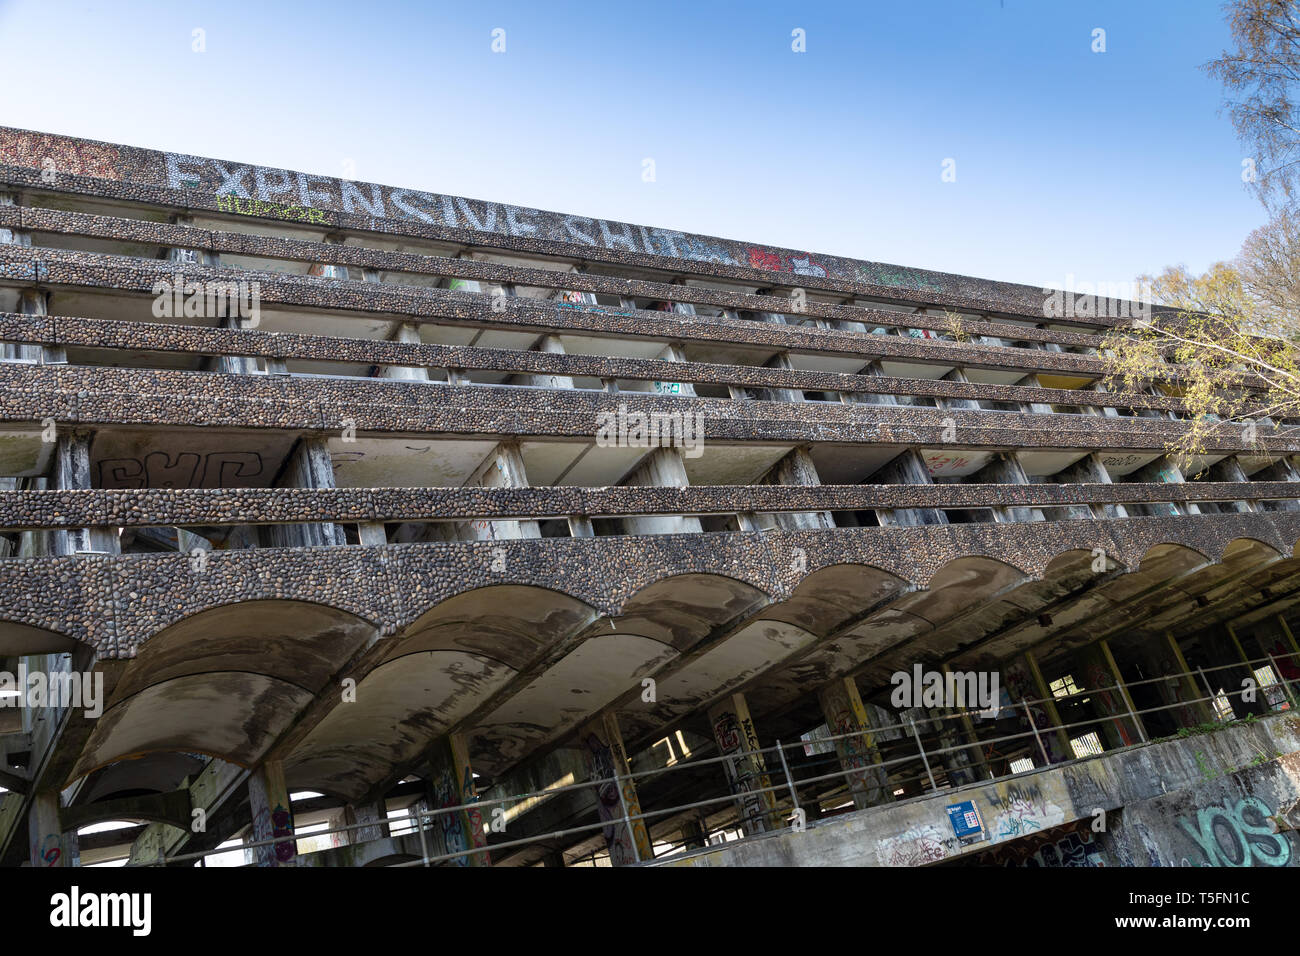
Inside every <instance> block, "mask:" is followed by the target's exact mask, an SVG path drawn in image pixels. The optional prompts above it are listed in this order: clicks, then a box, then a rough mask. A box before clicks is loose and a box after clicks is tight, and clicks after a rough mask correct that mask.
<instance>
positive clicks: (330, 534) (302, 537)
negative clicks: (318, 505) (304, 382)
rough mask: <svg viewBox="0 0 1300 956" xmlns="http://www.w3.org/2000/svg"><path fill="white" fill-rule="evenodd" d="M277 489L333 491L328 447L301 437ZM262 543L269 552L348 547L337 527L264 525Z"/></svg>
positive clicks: (319, 438) (321, 439)
mask: <svg viewBox="0 0 1300 956" xmlns="http://www.w3.org/2000/svg"><path fill="white" fill-rule="evenodd" d="M276 486H277V487H279V488H333V487H334V466H333V465H332V464H331V463H330V453H329V446H328V445H327V444H326V443H325V439H324V437H322V436H319V435H304V436H303V438H302V439H301V440H300V441H299V442H298V445H297V447H296V448H294V450H293V453H292V454H291V455H290V456H289V461H288V463H287V464H286V465H285V467H284V471H283V472H282V474H281V477H280V479H279V480H278V481H277V482H276ZM261 534H262V541H263V543H264V544H265V546H266V547H269V548H320V547H324V546H325V545H333V544H347V537H346V535H344V533H343V528H342V527H341V526H340V525H336V524H327V523H322V524H298V525H266V526H265V527H263V528H262V529H261Z"/></svg>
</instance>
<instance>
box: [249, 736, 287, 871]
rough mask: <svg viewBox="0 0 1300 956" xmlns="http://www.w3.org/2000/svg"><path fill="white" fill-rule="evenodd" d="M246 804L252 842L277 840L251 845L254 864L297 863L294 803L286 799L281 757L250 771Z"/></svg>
mask: <svg viewBox="0 0 1300 956" xmlns="http://www.w3.org/2000/svg"><path fill="white" fill-rule="evenodd" d="M248 806H249V810H250V812H251V813H252V816H253V842H260V841H262V840H275V841H276V842H274V843H267V844H265V845H263V846H258V847H254V848H253V858H254V859H255V860H256V861H257V865H258V866H297V859H298V843H297V841H296V840H295V839H294V835H293V805H292V804H291V803H290V802H289V790H288V788H287V787H286V786H285V783H284V764H283V763H282V762H281V761H279V760H268V761H266V762H265V763H263V764H262V766H260V767H258V768H257V769H256V770H254V771H253V772H252V773H251V774H250V775H249V777H248Z"/></svg>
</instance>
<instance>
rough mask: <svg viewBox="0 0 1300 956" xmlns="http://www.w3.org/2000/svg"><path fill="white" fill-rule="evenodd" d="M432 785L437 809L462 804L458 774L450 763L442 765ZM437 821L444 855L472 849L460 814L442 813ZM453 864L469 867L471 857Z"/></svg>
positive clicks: (460, 859) (460, 857)
mask: <svg viewBox="0 0 1300 956" xmlns="http://www.w3.org/2000/svg"><path fill="white" fill-rule="evenodd" d="M432 783H433V787H432V791H433V803H434V806H435V807H436V808H437V809H440V810H441V809H444V808H446V807H454V806H456V805H457V804H458V803H459V802H460V792H461V790H460V787H459V786H457V785H456V774H455V772H454V771H453V770H452V768H451V764H450V762H449V761H444V762H442V763H441V765H440V766H439V767H438V769H437V771H436V773H435V774H434V776H433V781H432ZM437 819H438V826H439V829H440V831H441V833H442V851H443V853H455V852H457V851H458V850H468V849H469V848H470V845H469V842H468V840H467V839H466V837H465V828H464V826H463V825H462V823H461V816H460V814H459V813H456V812H452V813H440V814H438V817H437ZM452 862H453V863H455V864H456V865H457V866H469V857H467V856H458V857H456V858H455V859H454V860H453V861H452Z"/></svg>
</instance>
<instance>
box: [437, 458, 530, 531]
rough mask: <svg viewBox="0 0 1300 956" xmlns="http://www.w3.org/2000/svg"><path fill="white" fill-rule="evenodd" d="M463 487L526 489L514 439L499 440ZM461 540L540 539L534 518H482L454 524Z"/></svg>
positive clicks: (525, 476) (525, 477)
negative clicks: (513, 519) (501, 519)
mask: <svg viewBox="0 0 1300 956" xmlns="http://www.w3.org/2000/svg"><path fill="white" fill-rule="evenodd" d="M465 486H466V487H480V488H527V487H528V474H527V472H526V471H525V469H524V456H523V454H522V453H521V452H520V450H519V445H518V444H517V443H515V442H502V443H501V444H499V445H497V447H496V448H495V449H493V451H492V453H491V454H489V455H488V456H487V458H485V459H484V460H483V463H482V464H481V465H479V467H478V470H477V471H475V473H474V474H473V475H472V476H470V479H469V480H468V481H467V482H465ZM456 528H457V535H458V537H459V538H460V540H462V541H506V540H515V539H518V538H540V537H541V536H542V532H541V529H540V528H539V527H538V524H537V522H536V521H489V520H487V519H485V518H483V519H479V520H476V521H466V522H464V523H463V524H459V525H457V526H456Z"/></svg>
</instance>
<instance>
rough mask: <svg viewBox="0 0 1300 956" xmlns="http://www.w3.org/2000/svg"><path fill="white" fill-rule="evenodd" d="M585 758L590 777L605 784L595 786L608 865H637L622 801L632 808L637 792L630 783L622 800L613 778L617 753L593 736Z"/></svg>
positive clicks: (624, 791) (587, 741) (597, 809)
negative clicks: (607, 848)
mask: <svg viewBox="0 0 1300 956" xmlns="http://www.w3.org/2000/svg"><path fill="white" fill-rule="evenodd" d="M586 756H587V766H588V768H589V770H590V773H591V776H592V777H593V778H594V779H597V780H604V781H605V782H604V783H602V784H598V785H597V786H596V813H597V815H598V816H599V817H600V820H601V822H602V823H604V824H605V825H604V827H603V828H602V831H603V833H604V835H605V845H606V846H607V847H609V862H610V863H611V864H612V865H614V866H628V865H630V864H632V863H635V862H636V853H635V851H634V850H633V848H632V838H631V835H630V834H629V833H628V828H627V824H626V823H624V822H623V800H627V801H628V806H629V807H631V806H632V805H633V801H635V800H636V791H635V789H634V788H633V784H632V782H631V781H630V780H629V781H627V782H626V783H625V784H624V786H623V796H622V799H620V797H619V789H618V783H617V781H615V780H614V779H613V778H614V776H615V771H614V751H613V750H612V749H611V748H610V746H609V744H607V743H606V742H605V741H603V740H601V739H600V737H598V736H597V735H596V734H594V733H589V734H587V738H586Z"/></svg>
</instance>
